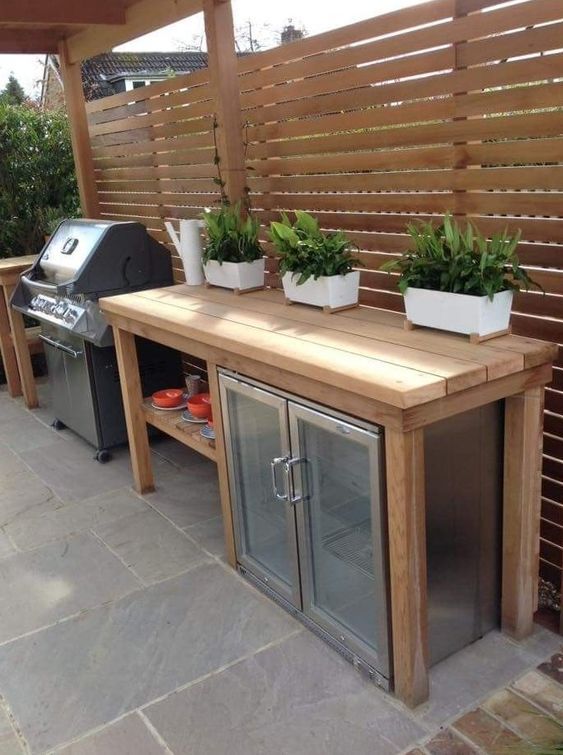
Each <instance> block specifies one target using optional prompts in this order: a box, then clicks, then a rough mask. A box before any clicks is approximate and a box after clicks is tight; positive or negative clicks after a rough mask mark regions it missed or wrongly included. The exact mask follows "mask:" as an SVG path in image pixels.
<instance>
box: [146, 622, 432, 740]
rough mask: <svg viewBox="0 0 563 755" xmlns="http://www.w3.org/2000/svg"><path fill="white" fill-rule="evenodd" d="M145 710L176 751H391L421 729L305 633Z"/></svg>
mask: <svg viewBox="0 0 563 755" xmlns="http://www.w3.org/2000/svg"><path fill="white" fill-rule="evenodd" d="M144 713H145V715H146V716H147V718H148V719H149V720H150V721H151V723H152V724H153V725H154V727H155V728H156V730H157V731H158V732H159V733H160V734H161V735H162V736H163V738H164V740H165V741H166V742H167V743H168V744H169V746H170V748H171V749H172V751H173V752H174V753H175V755H211V753H212V754H213V755H265V753H275V754H276V755H295V754H296V753H307V755H327V753H334V754H335V755H336V753H339V754H340V753H342V755H344V753H353V754H354V755H375V754H376V753H377V755H391V754H392V753H398V752H399V751H400V750H402V749H404V748H405V747H406V746H407V745H408V744H409V743H410V742H412V741H413V740H416V739H417V738H418V737H420V736H421V735H423V734H424V733H425V730H424V729H423V728H422V726H420V725H418V724H416V723H415V722H414V721H413V720H412V719H411V718H410V717H408V716H405V715H404V714H403V713H402V712H401V711H400V710H399V709H398V708H397V707H396V706H395V705H394V704H393V703H392V701H391V699H390V698H389V697H388V696H386V695H385V694H384V693H383V692H381V691H379V690H378V689H376V687H375V686H374V685H373V684H371V683H370V682H368V681H367V680H365V679H364V678H363V677H361V676H360V675H359V674H358V673H357V672H356V671H355V670H354V668H353V667H352V666H351V665H350V664H348V663H347V662H346V661H345V660H344V659H342V658H341V657H340V656H339V655H338V654H337V653H335V652H334V651H333V650H331V649H330V648H329V647H328V646H327V645H326V644H325V643H324V642H322V641H321V640H319V639H317V638H316V637H314V636H313V635H311V634H310V633H309V632H302V633H301V634H299V635H297V636H295V637H292V638H290V639H287V640H285V641H283V642H281V643H279V644H276V645H275V646H274V647H271V648H269V649H267V650H264V651H263V652H261V653H258V654H256V655H253V656H252V657H251V658H248V659H246V660H244V661H241V662H240V663H237V664H235V665H234V666H231V667H230V668H228V669H226V670H224V671H222V672H221V673H219V674H214V675H213V676H210V677H208V678H207V679H205V680H203V681H201V682H199V683H197V684H194V685H193V686H191V687H189V688H188V689H185V690H183V691H181V692H177V693H175V694H173V695H171V696H170V697H168V698H166V699H165V700H163V701H161V702H158V703H156V704H154V705H151V706H149V707H148V708H146V709H145V710H144Z"/></svg>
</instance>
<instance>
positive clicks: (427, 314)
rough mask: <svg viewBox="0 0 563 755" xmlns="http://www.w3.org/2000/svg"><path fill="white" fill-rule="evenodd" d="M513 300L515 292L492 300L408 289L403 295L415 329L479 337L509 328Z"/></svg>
mask: <svg viewBox="0 0 563 755" xmlns="http://www.w3.org/2000/svg"><path fill="white" fill-rule="evenodd" d="M512 298H513V292H512V291H500V292H499V293H498V294H495V295H494V296H493V298H492V300H491V299H489V297H488V296H469V295H467V294H451V293H449V292H447V291H430V290H427V289H423V288H407V290H406V291H405V295H404V299H405V309H406V312H407V318H408V319H409V320H410V321H411V322H412V323H413V324H414V325H424V326H426V327H428V328H438V329H439V330H449V331H451V332H453V333H465V334H469V335H471V334H475V335H478V336H487V335H490V334H491V333H498V332H500V331H503V330H506V329H507V328H508V326H509V323H510V311H511V309H512Z"/></svg>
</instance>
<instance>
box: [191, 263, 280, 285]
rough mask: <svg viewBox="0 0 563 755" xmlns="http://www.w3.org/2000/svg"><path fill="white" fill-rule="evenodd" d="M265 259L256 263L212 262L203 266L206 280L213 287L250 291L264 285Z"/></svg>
mask: <svg viewBox="0 0 563 755" xmlns="http://www.w3.org/2000/svg"><path fill="white" fill-rule="evenodd" d="M264 266H265V258H264V257H262V258H261V259H259V260H254V262H223V263H222V264H221V263H219V262H217V260H210V261H209V262H206V263H205V264H204V266H203V271H204V273H205V279H206V280H207V282H208V283H210V284H211V285H212V286H220V287H221V288H232V289H234V290H238V291H248V290H249V289H252V288H260V287H261V286H263V285H264Z"/></svg>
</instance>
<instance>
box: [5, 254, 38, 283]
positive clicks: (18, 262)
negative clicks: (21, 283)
mask: <svg viewBox="0 0 563 755" xmlns="http://www.w3.org/2000/svg"><path fill="white" fill-rule="evenodd" d="M36 259H37V255H36V254H28V255H26V256H25V257H6V258H5V259H0V282H1V283H4V280H5V279H6V278H9V279H10V282H11V281H12V279H13V277H14V276H17V277H19V276H20V275H21V273H23V272H24V271H25V270H27V269H28V268H29V267H31V266H32V265H33V263H34V262H35V260H36Z"/></svg>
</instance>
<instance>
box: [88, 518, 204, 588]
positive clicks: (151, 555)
mask: <svg viewBox="0 0 563 755" xmlns="http://www.w3.org/2000/svg"><path fill="white" fill-rule="evenodd" d="M146 509H147V510H145V511H140V512H137V513H135V514H132V515H130V516H127V517H124V518H120V519H118V520H117V521H113V522H109V523H106V524H98V525H96V526H95V527H94V528H93V529H94V532H95V533H96V535H97V536H98V537H99V538H100V539H101V540H103V542H104V543H106V544H107V545H108V546H109V547H110V548H111V550H112V551H113V552H114V553H116V554H117V555H118V556H119V558H120V559H121V560H122V561H123V563H125V564H126V565H127V566H128V567H129V568H130V569H131V570H132V571H133V572H134V573H135V574H136V575H137V576H138V577H139V579H140V580H141V581H142V582H143V583H144V584H146V585H149V584H152V583H153V582H159V581H161V580H163V579H167V578H169V577H175V576H176V575H177V574H180V573H181V572H183V571H186V569H189V568H190V567H191V566H194V565H195V564H197V563H201V562H202V561H205V560H208V557H207V556H206V554H205V553H204V552H203V551H202V550H201V549H200V548H198V547H197V545H194V544H193V542H192V541H191V540H189V539H188V538H187V537H186V535H184V533H183V532H182V531H180V530H178V529H177V528H176V527H174V525H172V524H170V523H169V522H167V521H166V519H163V518H162V517H161V516H160V515H159V514H157V513H156V512H154V511H152V510H151V509H149V508H148V507H146Z"/></svg>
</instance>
